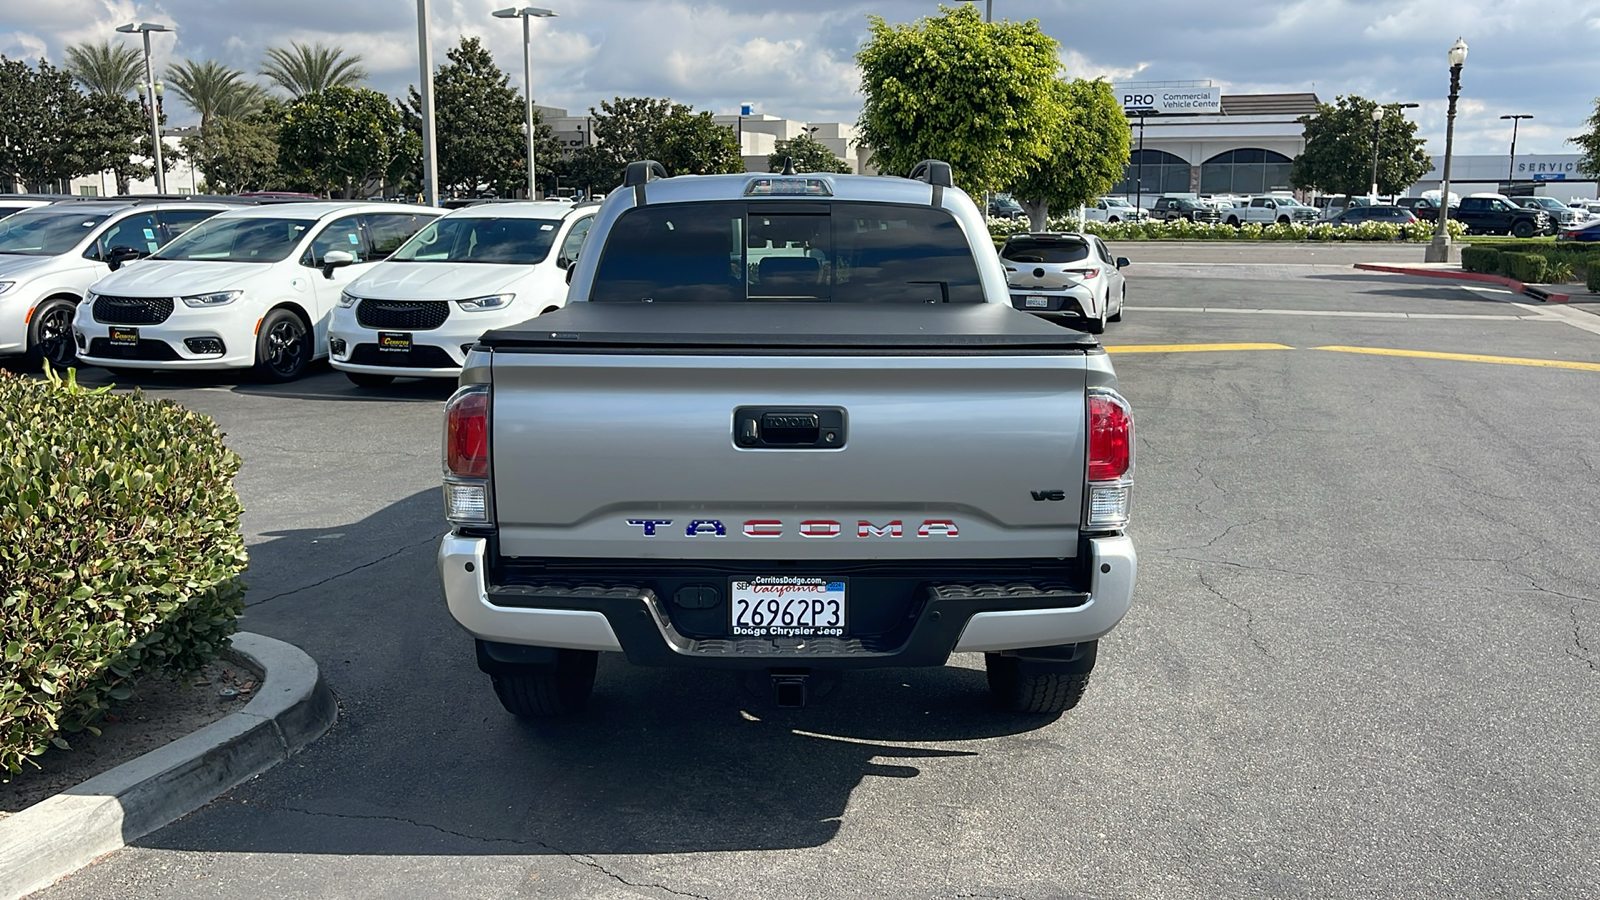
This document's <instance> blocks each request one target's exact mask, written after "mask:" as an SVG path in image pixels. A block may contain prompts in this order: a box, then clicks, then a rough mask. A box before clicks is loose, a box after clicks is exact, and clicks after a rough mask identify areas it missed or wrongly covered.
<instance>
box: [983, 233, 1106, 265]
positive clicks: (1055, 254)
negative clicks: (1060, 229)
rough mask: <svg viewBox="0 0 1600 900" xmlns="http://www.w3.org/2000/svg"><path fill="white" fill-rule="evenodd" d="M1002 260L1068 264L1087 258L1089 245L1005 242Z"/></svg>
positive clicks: (1028, 240) (1068, 241) (1076, 243)
mask: <svg viewBox="0 0 1600 900" xmlns="http://www.w3.org/2000/svg"><path fill="white" fill-rule="evenodd" d="M1000 256H1001V258H1002V259H1008V260H1010V261H1012V262H1020V263H1069V262H1077V261H1078V260H1080V259H1088V258H1089V245H1088V244H1087V243H1085V242H1083V241H1074V240H1062V241H1050V240H1040V239H1038V238H1018V239H1014V240H1010V241H1007V242H1006V246H1005V249H1003V250H1001V251H1000Z"/></svg>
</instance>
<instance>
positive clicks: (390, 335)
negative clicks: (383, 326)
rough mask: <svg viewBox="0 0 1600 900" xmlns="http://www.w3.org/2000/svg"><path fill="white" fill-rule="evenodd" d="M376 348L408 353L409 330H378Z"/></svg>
mask: <svg viewBox="0 0 1600 900" xmlns="http://www.w3.org/2000/svg"><path fill="white" fill-rule="evenodd" d="M378 349H379V350H383V351H386V352H389V353H410V352H411V332H409V331H380V332H378Z"/></svg>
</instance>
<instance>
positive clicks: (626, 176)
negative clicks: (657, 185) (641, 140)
mask: <svg viewBox="0 0 1600 900" xmlns="http://www.w3.org/2000/svg"><path fill="white" fill-rule="evenodd" d="M666 177H667V167H666V166H663V165H662V164H661V163H658V162H656V161H655V160H653V159H641V160H638V161H636V162H631V163H628V168H627V170H626V171H625V172H623V174H622V186H623V187H625V188H629V187H631V188H633V205H634V206H643V205H644V186H645V185H647V184H649V183H650V182H652V181H655V180H656V179H658V178H666Z"/></svg>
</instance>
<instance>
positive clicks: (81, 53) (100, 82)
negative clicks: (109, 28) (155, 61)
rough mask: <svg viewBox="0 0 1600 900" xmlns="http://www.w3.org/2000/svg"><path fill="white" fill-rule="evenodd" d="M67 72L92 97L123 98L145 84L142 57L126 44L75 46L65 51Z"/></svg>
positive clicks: (105, 42)
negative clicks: (142, 82)
mask: <svg viewBox="0 0 1600 900" xmlns="http://www.w3.org/2000/svg"><path fill="white" fill-rule="evenodd" d="M67 71H68V72H71V73H72V77H73V78H74V79H75V80H76V81H77V82H78V83H79V84H81V85H83V88H84V90H86V91H88V92H89V93H91V94H106V95H108V96H112V97H126V96H128V92H130V91H132V90H133V89H134V88H135V87H137V86H138V84H139V82H141V81H143V80H144V57H143V56H141V55H140V54H139V51H137V50H135V49H133V48H132V47H130V46H128V45H127V44H113V43H111V42H110V41H101V42H100V43H98V44H78V45H77V46H74V47H68V48H67Z"/></svg>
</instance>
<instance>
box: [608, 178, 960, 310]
mask: <svg viewBox="0 0 1600 900" xmlns="http://www.w3.org/2000/svg"><path fill="white" fill-rule="evenodd" d="M589 299H590V301H592V302H597V303H639V302H686V301H694V302H712V303H715V302H731V301H746V300H748V301H795V300H800V301H813V302H816V301H826V302H833V303H940V302H945V303H982V302H983V289H982V287H981V286H980V284H979V282H978V266H977V262H976V261H975V260H974V258H973V255H972V250H971V248H970V247H969V246H968V244H967V239H966V236H965V234H964V233H963V232H962V231H961V227H960V226H959V225H958V224H957V223H956V220H955V219H954V218H953V217H952V216H951V215H950V214H949V213H947V212H945V211H943V210H940V209H934V208H931V207H920V206H898V205H893V204H878V203H807V202H795V203H785V202H759V201H758V202H731V203H677V204H661V205H658V206H647V207H644V208H643V209H634V210H629V211H628V212H626V213H623V214H622V216H621V217H619V218H618V219H617V222H616V224H615V225H613V226H612V228H611V231H610V233H609V234H608V235H607V236H606V242H605V246H604V248H603V249H602V251H601V256H600V264H599V269H598V271H597V272H596V274H595V280H594V286H593V288H592V289H591V291H590V294H589Z"/></svg>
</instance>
